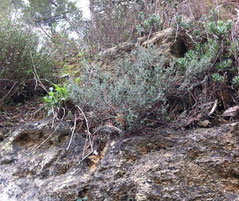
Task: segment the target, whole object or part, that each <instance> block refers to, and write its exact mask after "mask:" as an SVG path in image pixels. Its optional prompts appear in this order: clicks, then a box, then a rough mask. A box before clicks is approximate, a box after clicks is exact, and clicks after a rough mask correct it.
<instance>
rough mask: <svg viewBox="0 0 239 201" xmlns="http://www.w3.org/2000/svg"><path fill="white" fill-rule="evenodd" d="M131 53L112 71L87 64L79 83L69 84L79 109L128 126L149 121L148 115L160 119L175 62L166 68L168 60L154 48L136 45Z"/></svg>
mask: <svg viewBox="0 0 239 201" xmlns="http://www.w3.org/2000/svg"><path fill="white" fill-rule="evenodd" d="M130 56H131V57H126V58H124V59H121V60H119V61H118V64H117V65H116V68H115V69H112V70H109V69H102V68H100V67H99V66H97V65H96V66H94V67H92V68H91V67H90V66H89V65H87V64H86V65H85V68H84V69H83V70H82V76H81V77H80V86H79V85H78V84H75V83H74V82H71V83H70V87H69V88H70V97H71V98H72V100H74V102H75V103H79V104H80V105H81V107H82V108H84V109H87V110H89V111H93V112H94V113H95V114H98V118H99V117H101V118H102V117H103V116H106V117H107V118H111V119H112V120H113V122H114V123H115V124H116V125H117V126H122V127H123V126H124V127H125V128H128V129H129V128H134V127H136V126H140V125H143V124H148V123H149V121H148V119H147V118H149V117H150V115H154V118H156V119H157V118H162V114H165V111H166V110H167V104H166V95H168V94H169V93H170V91H171V90H173V88H171V85H172V83H173V82H174V80H175V79H176V77H177V76H176V74H175V69H176V68H175V67H174V63H173V62H172V63H171V64H172V65H171V66H169V67H168V68H165V63H166V61H167V59H166V58H164V57H163V56H159V55H158V53H157V51H156V49H155V48H154V47H150V48H147V49H145V48H142V47H139V48H138V49H136V50H135V51H134V52H133V53H132V54H131V55H130ZM132 57H134V58H135V59H134V60H132V59H130V58H132ZM92 73H93V74H92ZM156 103H158V104H156ZM99 114H100V115H99ZM155 115H156V116H157V117H156V116H155ZM118 118H122V119H121V122H120V121H119V119H118ZM122 122H124V123H122Z"/></svg>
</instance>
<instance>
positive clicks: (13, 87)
mask: <svg viewBox="0 0 239 201" xmlns="http://www.w3.org/2000/svg"><path fill="white" fill-rule="evenodd" d="M17 83H18V82H15V83H14V84H13V86H12V87H11V89H10V90H9V91H8V93H7V94H6V95H5V96H4V97H3V98H2V99H1V100H0V101H1V102H2V101H4V99H5V98H7V97H8V95H9V94H10V93H11V91H12V90H13V89H14V87H15V86H16V84H17Z"/></svg>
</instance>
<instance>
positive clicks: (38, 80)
mask: <svg viewBox="0 0 239 201" xmlns="http://www.w3.org/2000/svg"><path fill="white" fill-rule="evenodd" d="M30 56H31V60H32V66H33V74H34V78H35V80H36V86H35V88H36V87H37V84H38V83H40V86H41V87H42V89H44V91H46V92H47V93H48V91H47V89H46V87H45V86H44V84H42V81H41V79H40V77H39V76H38V74H37V70H36V66H35V63H34V60H33V56H32V52H31V51H30Z"/></svg>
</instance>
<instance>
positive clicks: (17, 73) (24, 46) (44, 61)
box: [0, 18, 55, 96]
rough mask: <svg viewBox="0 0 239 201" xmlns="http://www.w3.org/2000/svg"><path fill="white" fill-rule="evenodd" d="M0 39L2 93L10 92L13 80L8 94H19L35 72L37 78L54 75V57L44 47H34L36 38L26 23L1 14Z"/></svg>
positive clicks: (36, 43) (46, 77) (48, 77)
mask: <svg viewBox="0 0 239 201" xmlns="http://www.w3.org/2000/svg"><path fill="white" fill-rule="evenodd" d="M0 43H1V50H0V80H1V81H2V84H3V85H5V86H2V89H3V90H2V92H1V93H2V94H1V96H4V95H6V94H7V93H8V92H9V90H10V88H11V87H13V83H15V88H14V89H12V91H11V94H9V95H13V94H16V93H17V94H21V93H22V92H23V90H24V88H25V87H26V86H27V83H28V82H29V81H30V80H33V79H34V77H35V76H38V77H39V78H40V79H51V78H52V77H53V74H52V69H53V67H54V65H55V64H54V61H53V60H52V59H51V57H50V56H49V54H48V53H47V52H46V51H45V50H44V49H43V48H42V49H40V50H39V49H37V47H38V38H37V37H36V35H35V34H33V33H32V32H31V31H30V30H29V29H27V27H25V26H23V25H20V24H14V23H12V22H10V21H9V20H4V19H3V18H2V21H1V22H0ZM4 80H5V81H4ZM32 88H33V86H32Z"/></svg>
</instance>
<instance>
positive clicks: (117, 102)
mask: <svg viewBox="0 0 239 201" xmlns="http://www.w3.org/2000/svg"><path fill="white" fill-rule="evenodd" d="M47 2H48V1H38V0H29V4H28V5H26V4H24V3H23V2H22V1H20V0H19V1H15V3H13V4H11V5H8V4H7V1H6V4H5V6H6V5H8V6H10V7H8V8H14V12H13V11H11V9H10V10H9V13H5V16H0V18H1V19H3V20H2V22H1V24H0V36H1V38H0V41H1V44H2V48H1V50H0V84H1V82H5V81H7V80H8V81H10V84H9V85H6V84H3V86H4V87H2V88H3V90H2V94H0V95H1V98H2V102H7V101H6V100H7V99H8V100H10V97H11V96H12V95H14V93H15V94H16V93H19V94H23V91H24V88H25V87H26V86H29V84H28V83H29V81H30V80H33V81H35V85H34V87H35V88H36V87H37V86H39V87H41V88H43V90H44V91H45V92H46V95H45V97H44V100H43V101H44V104H45V105H44V107H45V108H46V109H47V111H48V115H51V116H52V119H53V122H55V121H56V120H59V121H64V120H70V121H71V123H72V127H73V129H72V138H71V140H72V139H73V137H74V134H75V133H76V131H78V132H83V131H87V132H86V134H87V139H88V143H89V147H90V149H91V152H90V153H93V152H94V151H95V149H94V146H95V143H97V141H99V139H100V138H102V135H97V134H99V133H114V132H117V133H121V134H122V133H123V132H124V131H134V130H137V129H141V128H146V127H147V128H155V127H158V126H163V125H164V126H165V125H170V126H172V127H176V128H185V127H189V126H196V125H198V123H199V122H201V121H204V120H209V121H211V122H218V120H220V119H222V116H221V114H222V113H223V112H224V111H225V110H227V109H228V108H230V107H231V106H234V105H237V104H238V101H239V99H238V89H239V74H238V70H239V69H238V51H239V48H238V47H239V39H238V30H239V26H238V24H239V21H238V16H239V13H238V10H237V8H239V4H238V3H237V2H234V1H231V2H228V1H226V2H225V1H220V0H218V1H213V0H202V1H200V3H199V2H198V1H196V0H192V1H181V0H170V1H169V0H168V1H162V0H156V1H147V0H146V1H145V0H144V1H143V0H138V1H126V0H122V1H110V0H104V1H102V0H90V11H91V15H92V19H84V18H82V13H81V11H80V10H79V9H78V8H77V6H76V4H75V3H73V2H72V1H67V0H56V1H51V3H50V4H47ZM197 8H200V9H197ZM17 11H19V12H20V13H22V14H21V15H20V16H17V17H16V16H13V14H12V13H16V12H17ZM33 11H34V12H33ZM7 16H8V17H7ZM13 19H14V20H15V19H17V20H15V21H16V22H15V23H14V22H13V21H14V20H13ZM33 27H34V29H35V30H37V31H30V30H32V29H31V28H33ZM167 28H173V30H174V33H175V35H174V41H175V43H176V42H177V40H179V39H180V40H182V41H183V44H182V45H183V46H184V47H183V49H184V50H185V51H184V52H182V54H180V56H179V57H174V56H173V54H172V55H171V56H169V55H166V54H165V55H164V54H163V55H162V54H159V53H158V52H159V51H158V50H159V48H160V47H158V46H157V45H155V44H151V45H148V46H147V47H143V46H141V45H140V43H137V41H138V40H137V39H138V38H139V37H145V38H146V39H147V41H149V39H150V38H152V36H153V33H155V32H157V31H161V30H164V29H167ZM38 31H39V32H41V36H40V37H39V36H38V34H37V32H38ZM72 31H74V33H75V34H76V35H77V36H78V37H77V38H75V39H74V38H72V37H70V33H72ZM132 41H136V43H135V44H136V48H135V49H134V50H132V51H130V52H129V53H128V54H125V55H124V56H123V57H120V58H118V59H115V60H112V61H111V63H110V65H108V64H106V63H104V61H103V63H102V62H99V61H98V55H99V52H100V51H102V50H105V49H106V48H111V47H114V46H116V45H118V44H119V43H122V42H132ZM172 51H173V50H172ZM73 60H74V62H73V64H74V65H75V66H76V68H77V71H78V72H77V73H75V74H74V73H72V72H70V71H69V70H68V71H66V70H65V69H67V67H69V66H72V61H73ZM65 67H66V68H65ZM56 68H58V70H57V71H56ZM53 72H54V73H53ZM56 73H58V74H56ZM60 73H67V75H66V77H67V80H66V79H64V78H59V77H60V76H59V74H60ZM71 73H72V74H71ZM54 76H55V77H54ZM56 77H57V78H58V81H56ZM68 78H69V79H68ZM43 80H47V83H48V84H47V85H46V84H45V82H43ZM49 87H50V88H49ZM207 126H208V125H207ZM53 133H54V132H53ZM103 136H105V135H103ZM108 136H109V135H107V137H108ZM71 140H70V142H71ZM70 142H69V146H70ZM69 146H68V147H69ZM86 147H87V146H86ZM86 156H87V154H86ZM83 158H84V157H83Z"/></svg>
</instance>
